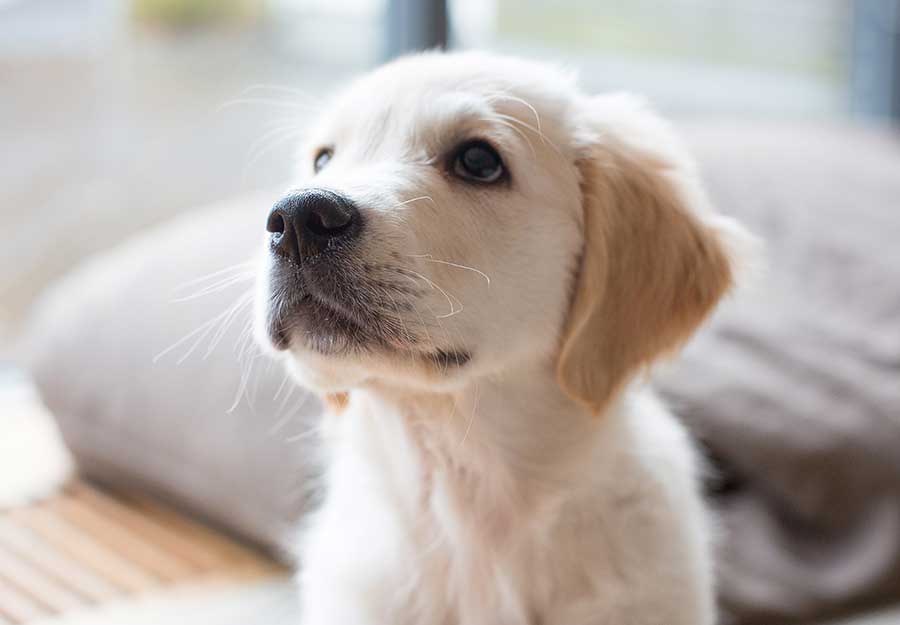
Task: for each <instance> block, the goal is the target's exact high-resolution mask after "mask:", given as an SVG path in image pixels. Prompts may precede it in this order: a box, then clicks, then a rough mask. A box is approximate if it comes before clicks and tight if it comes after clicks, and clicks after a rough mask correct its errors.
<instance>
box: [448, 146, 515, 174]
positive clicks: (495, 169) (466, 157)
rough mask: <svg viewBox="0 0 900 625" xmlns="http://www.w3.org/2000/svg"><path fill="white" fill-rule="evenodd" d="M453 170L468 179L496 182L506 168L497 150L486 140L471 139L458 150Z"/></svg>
mask: <svg viewBox="0 0 900 625" xmlns="http://www.w3.org/2000/svg"><path fill="white" fill-rule="evenodd" d="M453 171H454V173H456V175H458V176H460V177H461V178H465V179H466V180H474V181H475V182H496V181H497V180H499V179H500V177H501V176H503V171H504V170H503V161H502V160H500V155H499V154H497V150H495V149H494V148H493V147H491V146H490V145H489V144H488V143H485V142H484V141H471V142H469V143H466V144H464V145H463V146H462V147H461V148H459V150H458V151H457V153H456V159H455V161H454V163H453Z"/></svg>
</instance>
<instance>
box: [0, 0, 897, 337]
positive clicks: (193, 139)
mask: <svg viewBox="0 0 900 625" xmlns="http://www.w3.org/2000/svg"><path fill="white" fill-rule="evenodd" d="M430 5H433V6H430ZM441 5H442V2H438V1H431V0H422V1H421V2H413V1H412V0H396V1H389V0H0V137H2V146H3V148H2V151H0V233H2V234H0V236H2V239H0V337H2V338H0V354H2V353H4V351H3V347H4V346H5V347H8V345H9V341H10V340H11V337H12V336H13V334H14V333H15V332H16V329H17V327H18V326H19V324H20V322H21V320H22V319H23V316H24V313H25V311H26V310H27V308H28V305H29V304H30V302H31V300H32V298H33V297H34V295H35V294H36V293H37V292H38V291H40V289H41V288H42V287H43V286H44V285H46V283H47V281H48V280H50V279H51V278H53V277H54V276H56V275H58V274H60V273H61V272H63V271H64V270H65V269H66V268H68V267H70V266H71V265H72V264H73V263H74V262H75V261H76V260H78V259H79V258H81V257H83V256H85V255H86V254H89V253H91V252H93V251H96V250H99V249H103V248H106V247H109V246H111V245H113V244H115V243H116V242H117V241H118V240H120V239H121V238H122V237H124V236H126V235H127V234H129V233H132V232H135V231H137V230H140V229H141V228H144V227H146V226H147V225H149V224H151V223H154V222H158V221H160V220H162V219H164V218H166V217H169V216H171V215H172V214H173V213H176V212H179V211H182V210H184V209H187V208H189V207H191V206H196V205H198V204H201V203H204V202H209V201H213V200H216V199H221V198H226V197H229V196H232V195H234V194H236V193H237V192H240V191H245V190H248V189H255V188H260V187H270V186H273V185H276V186H277V185H278V184H280V183H282V182H283V181H284V180H286V179H287V177H288V176H289V173H290V168H291V158H292V154H291V150H292V146H293V145H294V140H296V132H297V129H298V123H299V121H300V120H301V117H302V116H303V115H305V114H307V115H308V114H309V112H310V111H311V110H314V109H315V106H316V105H317V103H319V102H321V101H322V99H323V97H324V95H325V94H327V93H328V91H329V89H330V88H331V87H332V86H333V85H334V84H335V83H338V82H340V81H341V80H342V79H344V78H346V77H347V76H349V75H352V74H354V73H357V72H360V71H362V70H365V69H367V68H369V67H372V66H374V65H376V64H377V63H379V62H382V61H384V60H385V59H386V58H389V57H390V56H391V55H393V54H396V53H398V52H401V51H403V50H405V49H409V48H415V47H417V45H420V44H427V45H433V44H434V42H442V41H447V42H448V43H449V46H450V47H454V48H467V47H479V48H491V49H496V50H502V51H509V52H514V53H517V54H524V55H529V56H534V57H539V58H544V59H553V60H558V61H560V62H562V63H565V64H566V65H568V66H571V67H573V68H577V69H578V70H579V72H580V75H581V78H582V81H583V83H584V85H585V86H586V88H588V89H590V90H597V91H599V90H605V89H628V90H633V91H636V92H639V93H644V94H647V95H648V96H650V97H651V98H652V99H653V101H654V102H656V103H657V105H658V106H659V107H660V108H662V109H663V110H664V111H666V112H667V113H670V114H675V115H681V116H699V115H704V116H716V115H719V116H722V115H729V116H747V117H757V118H759V117H767V118H786V117H788V118H797V119H801V120H810V119H836V120H843V119H845V118H850V117H853V118H856V119H860V120H864V121H866V122H868V121H872V122H874V123H885V122H887V121H888V120H890V119H892V118H897V117H898V116H900V95H898V94H900V78H898V70H897V67H898V65H900V52H898V44H897V29H896V24H897V23H898V18H897V12H898V3H897V2H894V1H893V0H859V1H855V2H854V1H850V0H789V1H783V0H729V1H727V2H720V1H717V0H632V1H630V2H617V1H612V0H449V1H448V2H447V7H446V8H447V14H448V15H449V18H448V19H447V20H446V21H445V22H442V21H441V19H439V18H436V17H435V15H437V13H436V12H438V11H440V6H441Z"/></svg>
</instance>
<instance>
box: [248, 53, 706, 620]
mask: <svg viewBox="0 0 900 625" xmlns="http://www.w3.org/2000/svg"><path fill="white" fill-rule="evenodd" d="M501 115H508V116H510V117H511V118H512V119H514V120H515V121H510V118H509V117H501ZM509 123H511V124H512V125H513V127H510V126H509V125H508V124H509ZM529 126H530V128H529ZM472 132H475V133H477V135H478V136H487V137H489V138H491V140H492V141H494V142H495V144H496V145H498V146H500V148H501V151H502V154H503V158H504V159H505V161H506V164H507V165H508V167H509V169H510V170H511V172H512V179H513V184H512V185H510V187H509V188H508V189H505V190H481V189H477V188H472V187H470V186H467V185H465V184H464V183H460V182H459V181H454V180H451V179H448V178H447V177H446V176H445V175H443V174H441V173H440V172H439V171H438V170H439V167H438V166H436V165H435V160H436V158H438V157H437V156H436V155H439V154H442V153H443V151H444V150H446V149H448V148H449V146H451V145H453V143H454V142H455V141H456V138H458V137H461V136H464V135H466V133H472ZM610 135H615V136H616V139H617V140H619V141H621V142H623V143H624V144H627V145H634V146H637V147H639V148H640V149H641V150H643V151H644V153H649V154H651V155H659V156H660V158H665V159H668V160H671V159H675V161H676V162H677V163H679V164H680V165H681V164H683V165H684V167H683V169H681V170H679V172H676V173H675V174H673V175H677V176H681V179H682V180H686V181H688V182H690V185H688V186H690V188H691V193H694V187H696V189H697V191H696V193H697V194H698V197H697V201H696V204H697V209H696V210H698V211H699V212H700V213H703V214H706V213H710V211H711V209H710V208H709V207H708V206H707V205H706V204H707V203H706V201H705V199H704V198H702V197H700V195H699V194H701V193H702V192H701V191H700V190H699V185H698V184H697V183H696V181H695V174H694V171H693V169H692V167H691V165H690V161H689V160H688V159H686V157H685V156H684V155H683V153H682V151H681V149H680V148H679V147H678V145H677V142H675V141H674V139H672V137H671V133H670V132H669V130H668V129H667V128H666V127H665V125H664V124H663V123H662V122H659V121H657V120H656V118H655V117H653V116H652V115H650V114H648V113H647V112H646V110H645V109H644V108H643V107H642V106H641V105H637V104H635V103H634V101H633V100H631V99H628V98H622V97H619V96H610V97H605V98H604V97H601V98H599V99H598V98H587V97H585V96H583V95H581V94H580V93H579V92H578V91H577V89H576V87H575V85H574V82H573V80H572V79H571V78H570V77H567V76H565V75H562V74H560V73H559V72H558V71H557V70H556V69H554V68H551V67H548V66H544V65H540V64H536V63H529V62H524V61H518V60H513V59H507V58H502V57H495V56H488V55H481V54H475V53H465V54H453V55H439V54H428V55H420V56H416V57H411V58H407V59H403V60H400V61H399V62H395V63H393V64H391V65H389V66H386V67H385V68H382V69H380V70H378V71H376V72H374V73H373V74H370V75H368V76H366V77H364V78H362V79H361V80H359V81H357V82H356V83H354V84H353V85H351V86H350V87H349V88H348V89H347V90H346V91H344V92H343V93H342V94H341V95H340V97H339V98H338V99H337V100H336V101H335V104H334V106H333V107H331V108H330V111H329V113H328V114H327V115H326V116H325V117H324V118H323V119H321V120H319V122H318V123H317V124H316V125H315V127H314V129H313V136H312V137H311V138H310V147H311V148H312V147H315V146H316V145H321V144H327V145H333V146H335V154H334V158H333V160H332V162H331V163H329V164H328V166H327V167H326V168H325V169H324V170H323V171H322V172H320V173H319V174H318V175H316V176H315V177H313V176H312V175H311V171H310V167H311V166H310V161H311V156H310V154H311V153H312V152H311V150H310V151H309V152H308V153H304V156H303V159H302V162H301V172H300V173H299V175H298V181H297V185H296V188H298V189H302V188H304V187H307V186H310V187H311V186H325V187H330V188H333V189H337V190H340V191H341V192H343V193H346V194H348V195H350V196H351V197H353V198H354V200H355V201H356V202H357V203H358V204H359V205H361V206H364V207H365V210H367V211H368V212H369V217H370V218H369V220H368V222H367V227H368V228H369V230H368V233H369V234H368V235H367V238H366V240H365V241H364V242H363V243H362V244H361V248H360V250H359V252H358V253H359V254H362V255H363V256H365V257H366V258H367V259H369V260H371V261H372V262H378V261H379V260H381V259H385V258H387V257H388V255H389V254H390V253H391V252H396V253H398V254H400V255H402V258H403V262H404V263H406V264H407V266H409V267H410V268H412V269H413V270H414V271H416V272H417V273H419V274H420V275H421V276H422V279H423V280H426V281H427V282H431V283H432V284H433V285H434V286H433V287H432V288H430V289H426V294H425V295H424V296H423V299H422V301H421V302H419V304H420V305H418V306H417V307H416V311H415V312H413V313H403V315H404V319H403V320H404V322H405V323H407V324H410V326H412V327H416V328H423V329H424V330H426V331H427V334H428V337H427V339H426V340H425V341H424V342H425V344H426V345H425V346H424V347H422V349H425V348H454V347H461V346H464V347H466V348H467V349H470V350H472V352H473V359H472V361H471V362H470V363H469V364H468V365H467V366H465V367H461V368H459V369H458V370H453V371H435V370H434V368H433V367H428V366H426V365H425V364H423V363H422V361H421V360H418V359H416V358H414V357H412V356H411V357H410V358H400V357H398V356H397V355H396V354H392V353H389V354H383V353H378V352H376V353H372V354H366V355H359V354H348V355H334V354H332V355H327V356H326V355H321V354H317V353H313V352H311V351H309V350H308V349H305V348H304V347H303V344H302V341H301V342H298V344H294V345H293V346H292V348H291V350H290V351H289V352H287V353H286V356H287V358H286V359H287V361H288V366H289V367H290V368H291V369H292V370H293V371H294V372H295V374H296V375H297V377H298V378H299V379H300V381H301V382H302V383H304V384H306V385H308V386H310V387H312V388H314V389H316V390H318V391H321V392H338V391H350V395H349V397H350V401H349V405H348V406H347V408H346V409H345V410H343V411H342V412H341V413H340V414H336V415H330V416H327V417H326V418H325V421H324V423H323V437H324V439H325V444H326V449H327V452H328V453H327V455H328V467H327V474H326V475H327V478H326V483H327V493H326V498H325V502H324V505H323V506H322V508H321V509H320V510H319V511H318V512H317V513H315V515H314V516H313V518H312V519H311V520H310V521H309V527H308V531H306V532H305V534H304V538H303V540H302V545H301V548H300V553H301V562H302V570H301V573H300V582H301V587H302V606H303V614H304V617H303V618H304V620H303V623H304V625H326V624H327V625H333V624H339V625H376V624H391V625H413V624H415V625H451V624H463V625H503V624H510V625H512V624H516V625H518V624H524V623H528V624H533V625H607V624H608V625H710V624H711V623H713V621H714V606H713V604H714V601H713V583H712V563H711V558H710V547H709V543H710V540H711V536H710V535H711V529H710V526H709V522H708V519H707V514H706V512H705V510H704V506H703V504H702V502H701V497H700V495H699V492H698V478H697V472H698V468H697V460H696V458H695V454H694V451H693V448H692V444H691V442H690V440H689V437H688V436H687V434H686V432H685V430H684V429H683V427H682V426H681V425H680V424H679V423H678V422H677V421H676V420H675V419H674V418H673V417H672V416H671V414H670V413H669V412H668V411H667V410H666V409H665V408H664V407H663V406H662V405H661V404H660V403H659V402H658V401H657V400H656V399H655V398H654V397H653V395H652V394H651V392H650V391H649V390H647V389H646V388H643V387H642V386H640V385H639V384H636V383H634V384H632V385H630V386H629V387H628V388H627V389H626V390H625V391H624V392H623V393H621V394H620V395H619V396H618V397H617V398H616V399H615V400H614V401H613V402H612V403H611V404H610V407H609V408H608V409H607V410H606V411H605V413H604V414H602V415H600V416H594V415H591V414H589V412H588V411H587V410H585V409H584V408H583V407H581V405H579V404H578V403H577V402H575V401H573V400H572V399H571V398H570V397H568V396H567V395H566V394H565V393H564V392H563V390H562V389H561V388H560V386H559V384H558V382H557V379H556V369H555V362H556V355H557V352H558V349H559V342H560V334H561V332H562V329H563V326H564V323H565V319H566V314H567V310H568V305H569V302H570V300H571V290H572V288H573V275H574V273H575V271H577V266H578V261H579V250H581V249H582V246H583V245H584V235H583V232H582V223H583V221H582V197H581V192H580V187H579V182H580V178H579V176H580V174H579V171H578V168H577V166H576V161H577V159H578V158H579V157H580V155H581V154H582V151H583V150H584V148H585V147H586V146H587V145H589V144H590V143H592V142H596V141H605V140H607V139H608V138H609V136H610ZM691 185H693V186H691ZM426 196H427V199H420V200H413V201H409V200H411V199H412V198H423V197H426ZM711 218H712V217H711ZM716 219H719V218H718V217H716ZM451 263H452V264H451ZM463 266H465V267H468V268H469V269H465V268H463ZM266 276H267V273H266V272H264V273H263V277H262V279H261V287H260V289H261V293H262V294H263V295H264V296H265V295H266V294H267V285H266ZM265 306H266V303H265V301H263V302H262V304H261V306H260V307H261V309H265Z"/></svg>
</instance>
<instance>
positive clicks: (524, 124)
mask: <svg viewBox="0 0 900 625" xmlns="http://www.w3.org/2000/svg"><path fill="white" fill-rule="evenodd" d="M495 114H496V115H497V117H499V118H500V119H503V120H506V121H508V122H510V123H512V124H518V125H519V126H522V127H523V128H525V129H527V130H530V131H531V132H533V133H534V134H536V135H537V136H538V137H540V139H541V142H542V143H544V144H546V145H549V146H550V148H552V149H553V151H554V152H556V154H557V155H559V156H562V150H560V149H559V146H557V145H556V144H555V143H554V142H553V141H551V140H550V139H548V138H547V136H546V135H544V132H543V131H542V130H541V129H540V128H535V127H534V126H532V125H531V124H529V123H528V122H523V121H522V120H521V119H519V118H518V117H514V116H512V115H505V114H503V113H495Z"/></svg>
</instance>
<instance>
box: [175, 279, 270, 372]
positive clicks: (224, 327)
mask: <svg viewBox="0 0 900 625" xmlns="http://www.w3.org/2000/svg"><path fill="white" fill-rule="evenodd" d="M252 301H253V290H252V289H251V290H250V291H248V292H247V293H245V294H244V296H243V297H242V299H241V300H239V304H238V305H237V306H234V307H233V308H232V309H231V312H230V314H229V315H228V316H227V317H226V318H225V319H223V320H222V323H221V324H220V325H219V328H218V330H216V332H215V334H213V337H212V339H211V340H210V344H209V345H208V346H207V348H206V353H205V354H204V355H203V360H206V359H207V358H209V357H210V355H211V354H212V353H213V351H215V349H216V347H217V346H218V345H219V343H220V342H221V341H222V338H224V336H225V333H226V332H227V331H228V328H229V327H231V324H232V323H233V322H234V320H235V319H236V318H237V316H238V314H239V313H240V312H241V311H242V310H243V309H244V308H246V307H247V306H248V305H249V304H250V303H251V302H252ZM247 323H251V324H252V319H248V320H247ZM243 334H244V331H242V332H241V335H240V337H241V338H243ZM185 357H186V356H185Z"/></svg>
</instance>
